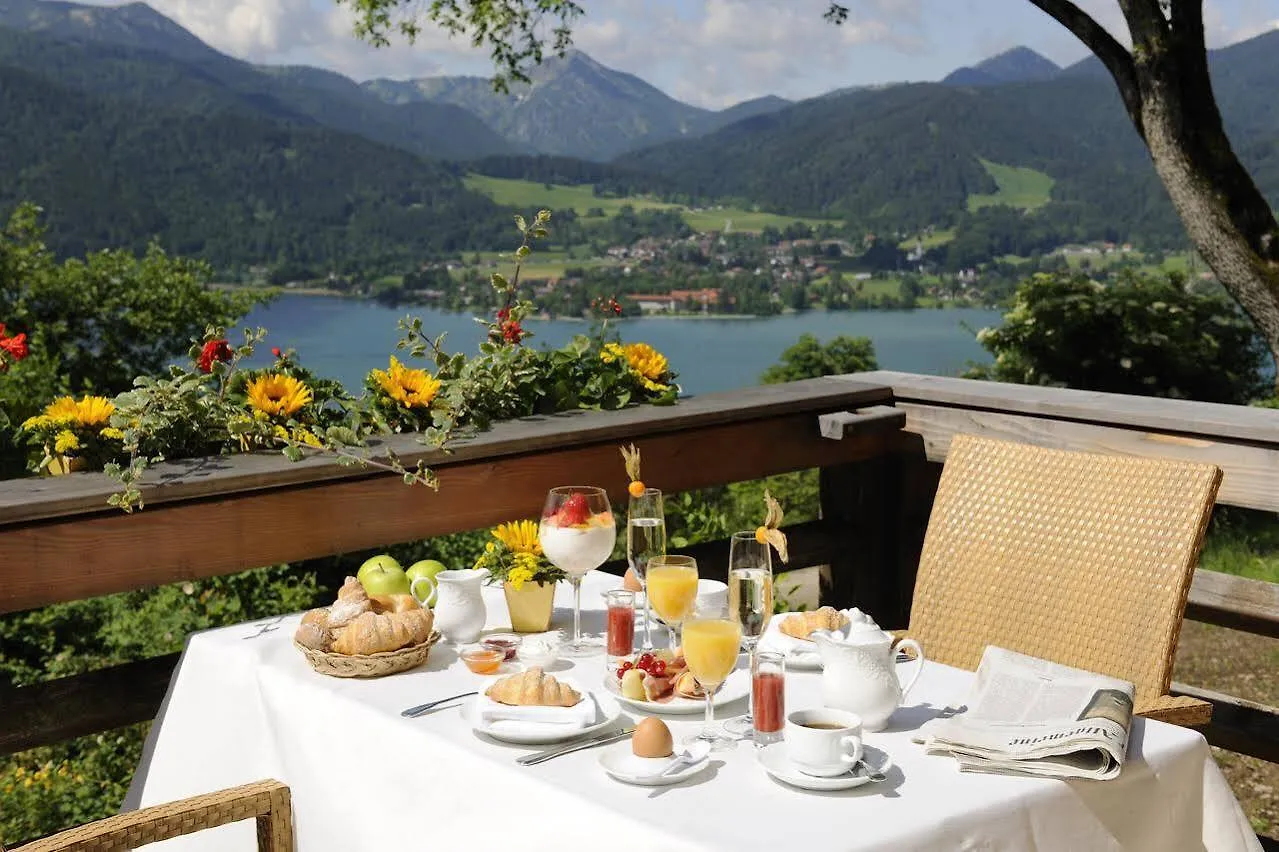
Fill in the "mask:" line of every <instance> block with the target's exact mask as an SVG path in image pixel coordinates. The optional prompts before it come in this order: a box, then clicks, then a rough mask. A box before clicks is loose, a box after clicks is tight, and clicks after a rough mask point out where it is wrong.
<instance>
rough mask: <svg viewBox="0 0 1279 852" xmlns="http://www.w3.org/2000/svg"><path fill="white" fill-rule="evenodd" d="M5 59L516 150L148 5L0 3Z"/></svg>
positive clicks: (417, 142) (309, 119)
mask: <svg viewBox="0 0 1279 852" xmlns="http://www.w3.org/2000/svg"><path fill="white" fill-rule="evenodd" d="M0 63H3V64H7V65H11V66H15V67H22V68H26V69H28V70H30V71H32V72H34V73H37V74H39V75H41V76H44V77H47V78H49V79H51V80H54V81H56V82H58V83H60V84H63V85H66V86H69V87H72V88H76V89H82V90H84V91H88V92H91V93H97V94H104V95H110V96H112V97H123V98H132V99H136V100H139V101H145V102H148V103H156V104H160V105H162V106H165V107H166V108H178V109H185V110H189V111H192V112H198V113H207V112H208V111H209V110H217V109H235V110H238V111H241V112H248V113H255V114H257V115H260V116H264V117H267V118H272V119H284V120H289V121H295V122H299V123H302V124H307V125H321V126H324V127H330V128H333V129H335V130H341V131H345V132H349V133H358V134H360V135H362V136H364V137H366V138H368V139H371V140H373V141H376V142H382V143H384V144H387V145H394V146H395V147H397V148H402V149H404V150H406V151H411V152H412V153H415V154H420V155H424V156H434V157H440V158H444V159H452V158H457V157H464V156H483V155H486V154H500V153H507V152H510V151H512V150H513V149H512V147H511V146H510V145H509V144H508V143H507V142H505V141H504V140H503V139H502V138H501V137H500V136H498V135H497V134H496V133H494V132H493V131H491V130H490V129H489V128H488V127H487V126H485V124H484V123H483V122H482V121H480V120H479V119H477V118H476V117H475V116H474V115H472V114H471V113H469V112H467V111H466V110H464V109H461V108H458V107H456V106H451V105H446V104H433V103H422V104H414V105H411V106H395V105H391V104H388V103H385V102H384V101H382V100H381V99H380V98H377V97H375V96H373V95H372V94H370V93H369V92H367V91H365V90H364V89H362V88H361V87H360V86H359V85H358V84H357V83H355V82H354V81H352V80H350V79H348V78H346V77H343V76H341V75H340V74H335V73H333V72H329V71H324V70H321V69H318V68H305V67H269V66H254V65H251V64H249V63H247V62H241V61H240V60H238V59H233V58H231V57H229V56H226V55H224V54H222V53H219V52H217V51H216V50H213V49H212V48H210V47H208V46H207V45H205V44H204V43H203V42H201V41H200V40H199V39H197V38H196V37H195V36H193V35H191V34H190V33H189V32H187V31H186V30H184V29H182V28H181V27H179V26H178V25H177V24H175V23H173V22H172V21H170V20H169V19H167V18H165V17H164V16H162V15H160V14H159V13H158V12H155V11H153V10H151V9H150V8H149V7H147V6H145V5H143V4H141V3H135V4H131V5H128V6H120V7H92V6H80V5H78V4H73V3H54V2H43V0H41V2H34V0H0Z"/></svg>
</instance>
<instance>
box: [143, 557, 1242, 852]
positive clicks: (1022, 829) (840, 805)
mask: <svg viewBox="0 0 1279 852" xmlns="http://www.w3.org/2000/svg"><path fill="white" fill-rule="evenodd" d="M616 584H617V578H615V577H610V576H608V575H600V574H593V575H590V576H588V577H587V579H586V583H585V586H584V588H583V595H582V597H583V602H584V604H585V606H589V607H590V608H591V610H592V612H591V613H590V616H591V617H590V618H587V619H584V623H585V624H586V625H587V627H588V629H589V628H594V629H597V630H598V629H600V625H602V615H601V612H600V611H601V610H602V601H601V600H600V595H599V593H600V592H601V591H602V590H604V589H606V588H610V587H613V586H614V585H616ZM568 591H569V590H568V589H567V588H561V589H559V590H558V591H557V597H556V606H557V609H556V615H555V625H556V626H560V625H567V624H571V610H570V609H569V607H571V597H570V596H569V594H568ZM486 600H487V604H488V609H489V623H490V625H491V626H494V627H497V626H502V625H503V624H504V623H505V622H506V608H505V605H504V602H503V600H502V597H501V594H500V592H497V591H496V590H486ZM296 624H297V617H296V616H293V617H289V618H286V619H284V620H283V621H281V622H279V623H278V625H277V627H278V629H276V630H273V631H270V632H266V633H261V634H260V635H255V634H259V629H260V626H261V625H238V626H235V627H229V628H225V629H221V630H213V631H208V632H205V633H200V634H196V635H193V636H192V637H191V639H190V641H189V642H188V643H187V648H186V651H185V653H184V655H183V658H182V664H181V667H180V669H179V671H178V673H177V676H176V677H175V679H174V682H173V685H172V687H171V689H170V694H169V696H168V699H167V701H166V706H165V709H164V711H163V714H162V716H161V718H160V719H159V720H158V721H157V724H156V725H155V727H154V728H153V730H152V734H151V739H150V741H149V743H148V759H147V760H144V762H143V765H142V766H141V767H140V768H139V772H138V777H137V778H136V779H135V784H134V788H135V792H134V794H133V796H134V798H135V799H137V798H139V797H140V802H141V804H143V805H150V804H156V803H160V802H166V801H171V800H174V799H178V798H182V797H185V796H190V795H195V794H197V793H205V792H210V791H213V790H217V789H221V788H223V787H230V786H233V785H236V784H242V783H246V782H250V781H255V780H258V779H262V778H277V779H279V780H281V781H284V782H285V783H287V784H288V785H289V787H290V788H291V790H292V795H293V807H294V820H295V826H296V836H297V841H298V848H299V849H301V850H303V852H324V850H334V852H354V850H366V849H367V850H383V852H386V850H394V849H404V848H430V849H448V850H453V849H459V850H487V849H520V850H540V849H545V850H554V852H566V850H575V849H584V848H588V847H589V848H604V849H608V850H609V852H622V851H623V850H631V849H634V850H644V852H655V850H660V852H682V850H710V849H722V850H746V849H804V848H812V849H820V850H822V852H838V850H863V849H892V850H906V849H921V850H922V849H930V850H931V849H936V850H1005V849H1006V850H1031V849H1040V850H1092V849H1099V850H1100V849H1125V850H1151V852H1173V851H1174V850H1199V852H1203V850H1211V851H1212V852H1216V850H1223V851H1224V850H1244V849H1259V848H1260V847H1259V846H1258V844H1257V842H1256V838H1255V836H1254V835H1253V834H1252V832H1251V831H1250V830H1249V829H1248V825H1247V821H1246V819H1245V818H1244V816H1243V814H1242V813H1241V811H1240V809H1239V805H1238V803H1237V802H1236V801H1235V799H1234V797H1233V795H1232V794H1231V792H1230V789H1229V787H1228V786H1227V785H1226V782H1225V779H1224V778H1223V777H1222V775H1221V772H1220V771H1219V770H1218V768H1217V766H1216V764H1215V763H1214V762H1213V759H1212V757H1211V755H1210V753H1209V750H1208V746H1207V744H1206V743H1205V742H1204V740H1203V738H1202V737H1201V736H1200V735H1199V734H1197V733H1195V732H1193V731H1190V730H1185V729H1182V728H1177V727H1173V726H1171V725H1165V724H1161V723H1158V722H1146V721H1143V720H1136V721H1135V723H1134V728H1133V733H1132V740H1131V743H1130V745H1129V755H1128V762H1127V764H1126V765H1125V767H1124V770H1123V773H1122V775H1121V776H1120V777H1119V778H1117V779H1115V780H1112V781H1104V782H1089V781H1059V780H1053V779H1039V778H1015V777H1003V776H997V775H981V774H961V773H960V772H959V771H958V769H956V768H955V764H954V762H953V760H951V759H950V758H947V757H938V756H928V755H926V754H924V752H923V749H922V747H921V746H919V745H917V744H915V743H912V742H911V739H910V732H911V730H912V729H914V728H916V727H917V726H918V725H919V724H920V723H921V722H922V721H924V720H925V719H927V718H928V717H929V716H930V715H931V714H932V712H933V709H935V708H940V707H944V706H947V705H951V706H957V705H958V704H960V703H962V702H963V700H964V699H965V697H966V695H967V693H968V687H969V684H970V682H971V679H972V675H971V674H970V673H968V672H963V671H960V670H958V669H952V668H949V667H947V666H942V665H937V664H932V663H930V664H928V665H927V667H926V669H925V673H924V675H923V676H922V677H921V678H920V680H919V683H918V684H917V686H916V688H915V691H914V692H912V694H911V695H910V697H909V699H908V701H907V704H908V706H906V707H903V708H902V709H901V710H899V711H898V712H897V714H896V715H895V716H894V717H893V720H892V722H891V723H890V726H889V729H888V730H887V731H885V732H882V733H876V734H870V735H868V736H867V742H868V743H869V744H871V745H873V746H876V747H878V748H881V749H883V750H885V751H886V752H887V753H888V754H889V755H890V756H891V757H892V759H893V761H894V763H895V768H894V769H893V771H892V772H891V773H890V775H889V778H888V780H887V781H885V782H883V783H881V784H874V785H868V786H866V787H863V788H860V789H856V790H850V791H846V792H841V793H808V792H803V791H800V790H796V789H793V788H790V787H787V786H785V785H782V784H780V783H778V782H775V781H773V780H772V779H771V778H769V777H768V776H767V775H766V774H765V773H764V772H763V770H762V768H761V767H760V766H759V765H758V764H757V762H756V757H755V749H754V747H753V746H752V745H750V744H749V743H741V744H739V745H738V746H737V748H736V749H735V750H733V751H730V752H726V753H724V754H722V755H716V756H715V758H714V760H713V763H712V767H711V768H710V769H709V770H708V771H706V772H704V773H702V774H700V775H698V776H695V777H694V778H691V779H689V780H687V781H685V782H683V783H681V784H679V785H675V786H672V787H666V788H644V787H633V786H628V785H625V784H621V783H618V782H615V781H613V780H611V779H610V778H608V777H607V776H606V775H605V774H604V773H603V771H602V770H601V769H600V767H599V764H598V762H597V760H598V756H599V749H594V750H586V751H581V752H577V753H575V754H571V755H567V756H564V757H560V758H556V759H554V760H550V761H547V762H546V763H543V764H540V765H537V766H533V767H528V768H525V767H520V766H517V765H516V764H515V758H516V757H518V756H520V755H522V754H526V753H529V752H531V751H535V750H540V749H541V748H543V747H517V746H508V745H501V744H495V743H493V742H489V741H485V740H481V739H480V738H479V737H478V736H476V735H475V734H474V733H473V732H472V731H471V730H470V727H469V726H468V725H467V724H466V723H465V722H464V720H463V719H462V716H461V712H460V710H458V709H448V710H443V711H440V712H437V713H433V714H428V715H426V716H422V717H420V718H417V719H405V718H402V717H401V716H400V715H399V712H400V710H402V709H404V708H406V707H409V706H411V705H414V704H419V703H422V702H425V701H429V700H432V699H434V698H442V697H444V696H447V695H452V694H455V693H460V692H464V691H467V690H468V689H473V688H475V686H476V685H477V684H479V683H480V682H481V681H482V680H483V679H482V678H481V677H479V676H477V675H473V674H471V673H470V672H468V671H467V670H466V668H465V667H464V666H463V665H462V664H461V662H460V661H458V660H457V659H456V657H455V655H454V653H453V652H452V651H451V650H450V649H449V648H447V647H445V646H443V645H437V646H436V648H435V649H434V650H433V651H432V653H431V659H430V662H429V663H428V664H427V665H426V666H425V667H424V668H422V669H419V670H415V671H413V672H409V673H405V674H401V675H395V676H392V677H387V678H382V679H378V680H370V681H361V680H344V679H337V678H331V677H325V676H322V675H319V674H316V673H315V672H313V671H312V670H311V669H310V668H309V667H308V666H307V664H306V662H305V661H304V660H303V658H302V656H301V655H300V654H299V653H298V651H297V650H296V649H295V648H294V647H293V646H292V641H291V637H292V633H293V630H294V628H295V626H296ZM925 651H927V649H925ZM575 668H576V671H574V672H573V675H574V676H575V677H577V678H578V679H580V680H582V681H583V682H586V681H596V680H599V679H600V678H602V675H603V662H602V659H601V658H600V657H594V658H588V659H586V660H584V661H579V662H577V663H576V664H575ZM819 678H820V675H819V674H815V673H798V672H794V673H790V674H788V676H787V688H786V701H787V708H788V710H793V709H796V708H801V707H805V706H817V705H818V704H819V703H820V701H819V698H818V695H819ZM743 710H744V707H742V706H732V705H730V707H729V708H728V711H729V712H728V713H726V714H725V715H731V714H733V713H740V712H742V711H743ZM667 720H668V724H670V726H671V728H672V730H673V731H674V733H675V736H676V738H677V739H678V738H680V737H683V736H685V735H687V734H690V733H692V732H694V731H695V730H696V729H697V726H699V725H700V724H701V720H700V717H667ZM148 848H156V849H181V850H210V852H212V850H219V852H220V851H221V850H246V852H247V850H249V849H253V848H255V847H254V841H253V833H252V823H251V822H248V823H242V824H239V825H236V826H231V827H227V828H223V829H214V830H211V831H206V832H202V833H200V834H198V835H193V836H190V837H187V838H180V839H178V840H175V841H170V842H168V843H166V844H159V845H157V846H155V847H148Z"/></svg>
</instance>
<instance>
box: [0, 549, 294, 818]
mask: <svg viewBox="0 0 1279 852" xmlns="http://www.w3.org/2000/svg"><path fill="white" fill-rule="evenodd" d="M315 599H316V582H315V577H314V574H313V573H311V572H307V571H298V570H296V569H291V568H290V567H289V566H287V565H282V566H277V567H274V568H266V569H258V570H254V571H245V572H241V573H238V574H232V575H229V576H226V577H218V578H214V579H209V580H198V581H194V582H188V583H181V584H176V585H171V586H164V587H162V588H160V589H156V590H148V591H138V592H128V593H125V594H119V595H110V596H107V597H101V598H92V599H89V600H83V601H75V602H72V603H62V604H54V605H52V606H47V607H43V608H41V609H37V610H31V611H29V612H22V613H10V614H7V615H2V616H0V690H3V689H5V688H9V687H12V686H21V685H24V684H29V683H35V682H37V681H41V680H45V679H48V678H55V677H65V676H67V675H72V674H78V673H81V672H85V671H91V670H93V669H98V668H102V667H104V666H109V665H114V664H116V663H122V662H127V661H129V660H133V659H139V658H142V657H149V656H153V655H156V654H165V653H171V652H174V651H178V650H181V648H182V645H183V643H184V642H185V641H186V637H187V635H188V634H189V633H190V632H191V631H193V630H204V629H207V628H211V627H220V626H224V625H228V624H236V623H239V622H243V621H252V620H256V619H263V618H268V617H271V616H275V615H278V614H283V613H288V612H296V611H297V610H299V609H305V608H307V607H309V606H312V605H313V604H314V602H315ZM247 629H248V628H246V630H247ZM148 727H149V725H133V726H130V727H128V728H122V729H119V730H116V731H109V732H106V733H102V734H97V735H94V736H89V737H81V738H79V739H76V740H69V741H66V742H62V743H58V744H56V745H53V746H47V747H42V748H37V749H32V750H30V751H26V752H21V753H18V754H15V755H11V756H9V757H6V758H0V801H3V803H4V807H3V808H0V839H3V840H4V842H14V841H18V840H20V839H24V838H32V837H36V836H39V835H43V834H46V833H48V832H51V831H55V830H58V829H60V828H64V827H66V826H69V825H74V824H78V823H83V822H88V821H90V820H94V819H100V818H102V817H106V816H110V815H111V814H113V813H115V812H116V811H117V810H118V809H119V806H120V802H121V800H122V799H123V798H124V794H125V791H126V790H127V789H128V786H129V779H130V778H131V777H132V775H133V771H134V769H135V768H136V767H137V765H138V760H139V758H140V756H141V753H142V740H143V738H144V737H145V735H146V730H147V728H148Z"/></svg>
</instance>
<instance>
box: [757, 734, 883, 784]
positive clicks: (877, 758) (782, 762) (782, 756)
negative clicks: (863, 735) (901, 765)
mask: <svg viewBox="0 0 1279 852" xmlns="http://www.w3.org/2000/svg"><path fill="white" fill-rule="evenodd" d="M862 748H863V750H864V752H865V753H864V754H863V755H862V759H863V760H865V761H866V762H867V763H868V764H870V765H871V766H873V767H875V768H876V769H878V770H879V771H880V772H885V773H886V772H888V770H890V769H892V768H893V762H892V760H890V759H889V757H888V755H887V754H885V753H884V752H883V750H882V749H877V748H875V747H874V746H869V745H864V744H863V746H862ZM759 762H760V764H761V765H762V766H763V767H764V771H765V772H767V773H768V774H769V775H771V776H773V777H774V778H776V779H777V780H778V781H781V782H783V783H786V784H789V785H791V786H792V787H799V788H801V789H803V790H824V791H831V790H851V789H852V788H854V787H860V786H862V785H863V784H869V783H870V777H869V776H867V775H865V774H863V773H859V774H857V775H853V774H852V773H851V772H845V773H844V774H843V775H836V776H834V777H833V778H819V777H818V776H816V775H805V774H804V773H803V772H800V771H799V770H798V769H796V768H795V764H793V763H791V762H790V758H789V757H787V756H786V743H785V742H780V743H773V744H772V745H768V746H764V748H762V749H760V750H759Z"/></svg>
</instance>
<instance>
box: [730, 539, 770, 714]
mask: <svg viewBox="0 0 1279 852" xmlns="http://www.w3.org/2000/svg"><path fill="white" fill-rule="evenodd" d="M728 611H729V616H730V617H731V618H732V619H733V620H734V621H736V622H737V624H738V626H739V627H741V630H742V648H743V649H744V650H745V651H746V653H747V654H749V655H751V656H752V657H753V655H754V653H755V646H756V645H758V644H759V640H760V638H761V637H762V636H763V635H764V631H765V630H766V629H767V628H768V621H769V619H770V618H772V617H773V558H772V551H771V548H770V547H769V545H768V544H767V543H761V542H759V541H758V540H756V538H755V533H753V532H735V533H733V537H732V539H731V540H730V542H729V550H728ZM753 712H754V707H753V706H752V707H750V708H748V709H747V711H746V715H745V716H740V717H738V718H736V719H730V720H729V721H728V722H727V723H726V724H725V725H724V729H725V730H727V731H729V732H730V733H733V734H737V735H739V736H743V737H749V736H751V733H752V731H753V730H754V719H753V718H752V713H753Z"/></svg>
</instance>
